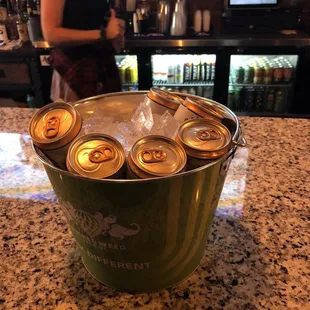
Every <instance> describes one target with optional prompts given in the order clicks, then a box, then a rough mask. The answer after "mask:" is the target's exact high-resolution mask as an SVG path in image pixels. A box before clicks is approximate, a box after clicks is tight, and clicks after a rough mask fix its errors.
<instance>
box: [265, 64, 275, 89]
mask: <svg viewBox="0 0 310 310" xmlns="http://www.w3.org/2000/svg"><path fill="white" fill-rule="evenodd" d="M272 78H273V67H271V66H269V65H268V66H266V67H265V74H264V78H263V83H264V84H267V85H268V84H271V83H272Z"/></svg>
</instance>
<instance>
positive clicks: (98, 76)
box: [49, 42, 122, 99]
mask: <svg viewBox="0 0 310 310" xmlns="http://www.w3.org/2000/svg"><path fill="white" fill-rule="evenodd" d="M49 63H50V64H51V66H52V67H53V68H54V69H55V70H56V71H57V72H58V73H59V74H60V75H61V77H62V78H63V79H64V81H65V82H66V83H67V84H68V85H69V86H70V88H71V89H72V90H73V91H74V92H76V94H77V95H78V96H79V97H80V98H81V99H83V98H88V97H92V96H95V95H98V94H99V93H100V94H101V93H102V94H104V93H111V92H118V91H121V89H122V87H121V80H120V76H119V72H118V68H117V66H116V63H115V58H114V50H113V47H112V45H111V44H110V43H109V42H101V43H97V44H94V45H83V46H76V47H65V48H55V49H53V50H52V52H51V56H50V57H49ZM99 83H100V84H99ZM99 85H101V86H102V87H100V86H99Z"/></svg>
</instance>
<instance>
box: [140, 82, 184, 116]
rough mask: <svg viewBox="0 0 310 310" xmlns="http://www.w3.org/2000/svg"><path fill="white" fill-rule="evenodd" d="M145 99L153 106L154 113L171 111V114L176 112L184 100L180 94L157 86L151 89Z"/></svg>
mask: <svg viewBox="0 0 310 310" xmlns="http://www.w3.org/2000/svg"><path fill="white" fill-rule="evenodd" d="M145 100H146V102H147V103H148V104H149V105H150V106H151V108H152V111H153V113H155V114H164V113H165V112H166V111H169V112H170V114H171V115H174V114H175V111H176V110H177V109H178V107H179V106H180V104H181V103H182V102H183V100H182V99H181V98H180V97H179V96H177V95H174V94H171V93H169V92H167V91H164V90H162V89H159V88H155V87H153V88H151V89H150V91H149V92H148V93H147V95H146V97H145Z"/></svg>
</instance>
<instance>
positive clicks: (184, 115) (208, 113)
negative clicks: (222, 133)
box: [174, 97, 230, 123]
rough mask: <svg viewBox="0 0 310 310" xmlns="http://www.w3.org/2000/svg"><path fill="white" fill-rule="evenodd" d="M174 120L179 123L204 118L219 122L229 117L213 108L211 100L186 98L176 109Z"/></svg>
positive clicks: (220, 110)
mask: <svg viewBox="0 0 310 310" xmlns="http://www.w3.org/2000/svg"><path fill="white" fill-rule="evenodd" d="M174 118H175V119H176V120H177V121H178V122H180V123H182V122H185V121H187V120H190V119H196V118H206V119H210V120H216V121H219V122H221V121H222V120H223V119H225V118H226V119H230V116H229V115H228V114H227V113H226V111H225V110H224V109H222V108H220V107H219V106H215V104H214V101H212V100H209V99H204V98H199V97H190V98H189V97H187V98H186V99H185V100H184V101H183V102H182V104H181V105H180V107H179V108H178V110H177V112H176V113H175V115H174Z"/></svg>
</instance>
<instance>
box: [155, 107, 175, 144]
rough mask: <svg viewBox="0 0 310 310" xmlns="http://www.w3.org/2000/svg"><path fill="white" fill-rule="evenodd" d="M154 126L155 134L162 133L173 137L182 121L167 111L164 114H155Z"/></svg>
mask: <svg viewBox="0 0 310 310" xmlns="http://www.w3.org/2000/svg"><path fill="white" fill-rule="evenodd" d="M153 117H154V126H153V128H152V130H151V134H153V135H161V136H165V137H168V138H171V139H173V138H174V137H175V135H176V133H177V130H178V128H179V126H180V123H179V122H178V121H177V120H176V119H175V118H174V117H173V116H172V115H171V114H170V113H169V112H168V111H166V112H165V113H164V114H163V115H157V114H154V115H153Z"/></svg>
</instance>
